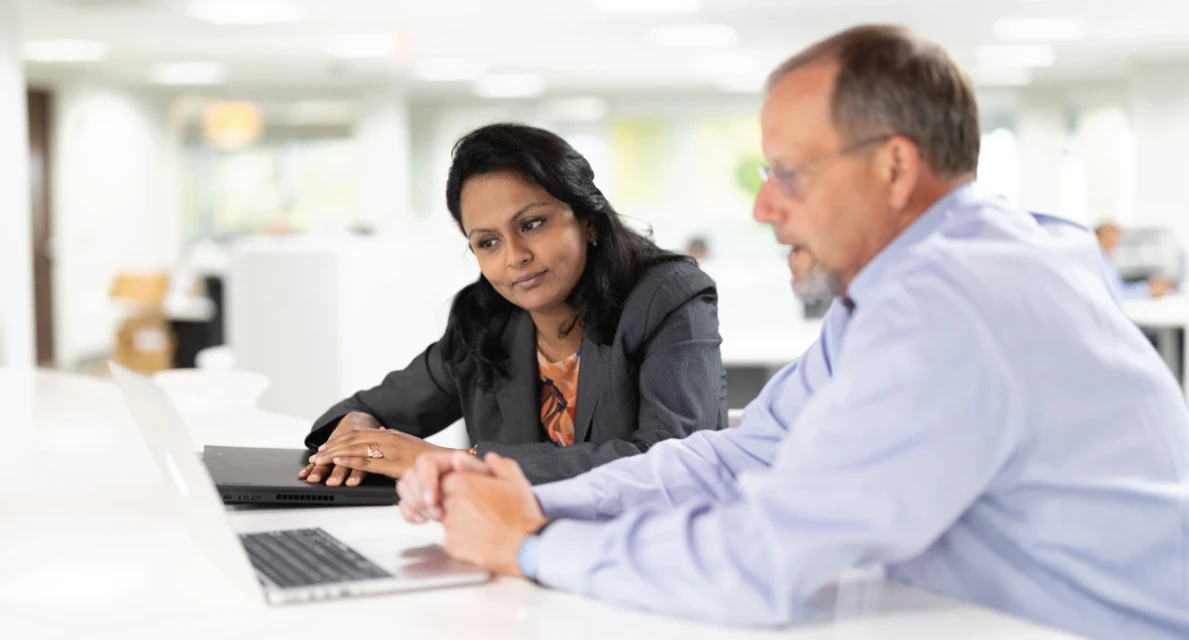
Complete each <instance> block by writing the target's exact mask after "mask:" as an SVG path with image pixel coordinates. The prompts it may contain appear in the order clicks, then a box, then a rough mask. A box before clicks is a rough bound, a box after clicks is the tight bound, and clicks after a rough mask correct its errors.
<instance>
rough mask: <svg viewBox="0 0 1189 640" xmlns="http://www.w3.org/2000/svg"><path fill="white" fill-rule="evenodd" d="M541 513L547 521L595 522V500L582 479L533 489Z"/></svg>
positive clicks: (596, 512) (592, 492) (573, 479)
mask: <svg viewBox="0 0 1189 640" xmlns="http://www.w3.org/2000/svg"><path fill="white" fill-rule="evenodd" d="M533 493H534V494H536V496H537V503H538V504H540V505H541V512H542V513H544V514H545V517H546V518H548V519H549V520H557V519H559V518H566V519H569V520H596V519H597V518H598V510H597V509H596V502H597V501H596V498H595V495H594V491H592V490H591V488H590V484H589V483H587V482H586V481H585V480H584V479H583V478H581V477H579V478H572V479H570V480H561V481H558V482H550V483H547V484H540V485H537V486H535V487H533Z"/></svg>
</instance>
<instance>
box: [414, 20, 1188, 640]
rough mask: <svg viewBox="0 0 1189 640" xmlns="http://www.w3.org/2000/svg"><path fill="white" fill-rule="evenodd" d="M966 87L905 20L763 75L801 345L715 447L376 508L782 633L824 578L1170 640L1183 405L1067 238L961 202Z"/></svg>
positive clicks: (1178, 546)
mask: <svg viewBox="0 0 1189 640" xmlns="http://www.w3.org/2000/svg"><path fill="white" fill-rule="evenodd" d="M979 132H980V128H979V118H978V109H977V104H976V101H975V96H974V91H973V89H972V87H971V85H970V82H969V80H968V79H967V78H966V76H965V75H964V74H963V73H962V72H961V70H959V69H958V67H957V66H956V65H955V64H954V62H953V61H952V60H951V59H950V57H949V56H948V55H947V54H946V53H945V51H944V50H942V49H941V48H940V47H939V46H937V45H935V44H933V43H931V42H929V41H926V40H924V39H923V38H921V37H919V36H917V35H915V34H913V33H911V32H909V31H907V30H905V29H903V28H899V27H889V26H862V27H856V28H853V29H849V30H847V31H844V32H842V33H840V34H838V35H835V36H833V37H831V38H829V39H827V40H825V41H823V42H820V43H818V44H816V45H813V46H811V47H810V48H809V49H807V50H805V51H804V52H802V53H800V54H798V55H796V56H794V57H793V58H791V59H790V60H788V61H786V62H785V63H784V64H782V65H781V66H780V67H779V68H777V69H776V71H775V72H773V74H772V76H771V77H770V80H769V90H768V93H767V96H766V98H765V101H764V105H763V110H762V113H761V134H762V140H763V149H764V155H765V157H766V159H767V161H768V162H769V163H770V167H768V168H767V169H766V171H765V173H766V176H767V178H768V179H767V181H766V182H765V183H764V185H763V187H762V188H761V190H760V192H759V195H758V196H757V198H756V203H755V209H754V214H753V215H754V217H755V219H756V220H757V221H759V222H762V223H765V224H768V225H771V226H772V228H773V230H774V232H775V236H776V238H777V240H778V241H779V242H780V243H782V244H784V245H786V246H789V247H791V249H792V255H791V256H790V258H789V262H790V266H791V267H792V268H793V269H794V271H795V272H796V273H795V278H796V279H797V280H802V279H805V278H809V279H811V280H814V283H809V282H803V283H802V284H800V285H797V286H798V290H799V292H802V293H806V294H812V295H814V296H823V295H824V296H828V297H831V298H833V300H834V302H833V304H832V306H831V308H830V311H829V312H828V313H827V315H826V317H825V319H824V320H823V324H822V330H821V335H820V337H819V340H818V341H817V342H816V343H815V344H814V345H813V346H811V347H810V348H809V349H808V350H807V351H806V352H805V353H804V354H803V355H802V356H801V358H799V359H798V360H797V361H796V362H794V363H792V364H791V365H789V366H787V367H785V368H784V369H782V370H781V371H780V372H779V373H777V374H776V376H775V377H774V378H773V379H772V380H771V381H770V382H769V383H768V384H767V386H766V387H765V388H764V390H763V392H762V393H761V395H760V396H759V397H758V398H757V399H756V400H755V401H753V402H752V403H751V404H749V405H748V407H747V409H746V410H745V411H744V414H743V420H742V424H741V425H740V426H739V427H737V428H734V429H727V430H723V431H718V432H702V433H697V434H694V435H693V436H691V437H689V438H686V439H684V440H673V441H669V442H663V443H661V444H659V445H657V446H655V447H653V448H652V449H650V450H649V451H648V452H647V453H646V454H644V455H641V456H634V457H631V458H625V459H622V460H618V461H616V462H613V463H611V464H608V465H604V466H602V467H600V468H598V469H595V470H594V471H592V472H590V473H586V474H583V475H581V476H578V477H576V478H572V479H570V480H565V481H562V482H557V483H550V484H546V485H541V486H537V487H532V486H530V485H529V483H528V482H527V481H526V480H525V479H524V476H523V475H522V473H521V471H520V469H519V467H518V465H517V464H516V462H515V461H513V460H509V459H507V458H503V457H500V456H498V455H494V454H489V455H488V456H487V457H486V459H485V460H484V461H479V460H475V459H474V458H468V457H467V456H451V455H426V456H423V457H422V458H420V459H418V461H417V465H416V467H415V468H414V469H413V470H410V471H409V472H408V473H406V475H405V476H404V477H402V478H401V481H400V483H399V484H398V485H397V490H398V492H399V493H400V496H401V502H400V509H401V512H402V513H403V514H404V515H405V517H406V518H408V519H410V520H412V521H414V522H418V521H424V520H425V519H427V518H432V519H437V520H440V521H441V523H442V526H443V527H444V529H445V543H444V544H445V548H446V550H447V551H448V552H449V553H451V554H452V555H454V556H455V557H457V558H461V559H464V560H468V561H471V562H474V563H478V564H480V565H482V566H484V567H487V568H488V569H491V570H493V571H496V572H499V573H502V574H507V575H514V576H520V575H522V576H525V577H528V578H531V579H535V580H537V581H538V582H540V583H541V584H543V585H545V586H549V587H553V588H557V589H565V590H571V591H577V592H581V593H584V594H587V595H590V596H593V597H596V598H599V599H603V600H607V601H610V602H614V603H618V604H621V605H624V606H628V607H632V608H636V609H646V610H651V611H657V612H661V613H666V614H670V615H675V616H682V617H688V618H695V619H701V620H708V621H713V622H717V623H725V624H737V625H760V626H770V625H784V624H788V623H790V622H794V621H799V620H803V619H805V618H806V617H807V616H808V615H810V614H812V613H813V611H814V610H813V608H812V607H811V606H809V603H810V601H811V598H812V596H813V595H814V594H815V593H817V592H819V590H820V589H822V588H823V587H825V586H827V585H829V584H830V583H831V582H833V581H835V580H837V579H838V577H839V576H840V575H841V574H842V573H843V572H845V571H846V570H848V569H851V568H854V567H880V568H882V569H883V571H884V572H886V575H887V577H888V578H890V579H891V580H894V581H896V582H900V583H904V584H907V585H910V586H914V587H917V588H920V589H923V590H925V591H929V592H932V593H936V594H941V595H943V596H947V597H950V598H955V599H958V600H963V601H966V602H971V603H975V604H978V605H982V606H986V607H991V608H995V609H999V610H1001V611H1005V612H1007V613H1009V614H1012V615H1016V616H1020V617H1023V618H1026V619H1029V620H1032V621H1035V622H1037V623H1040V624H1044V625H1050V626H1053V627H1058V628H1061V629H1064V630H1067V631H1070V632H1073V633H1075V634H1079V635H1084V636H1090V637H1098V638H1124V637H1135V638H1140V637H1142V638H1145V639H1154V638H1155V639H1167V640H1173V639H1174V638H1175V639H1181V640H1183V639H1184V638H1189V410H1187V408H1186V405H1185V397H1184V395H1183V392H1182V390H1181V388H1180V386H1179V385H1178V384H1177V382H1176V381H1175V380H1174V378H1173V376H1172V375H1171V374H1170V372H1169V371H1168V368H1167V367H1166V366H1165V365H1164V363H1163V362H1162V361H1161V360H1160V358H1159V357H1158V356H1157V354H1156V352H1155V351H1154V350H1153V349H1152V348H1151V347H1150V346H1149V345H1148V344H1147V342H1146V341H1145V340H1144V338H1143V336H1142V335H1141V334H1140V332H1139V331H1137V330H1136V328H1135V326H1134V325H1133V324H1132V323H1131V322H1130V321H1129V320H1128V319H1127V317H1126V316H1124V314H1123V312H1122V310H1121V309H1120V308H1119V305H1118V304H1117V303H1116V301H1115V298H1114V296H1113V295H1112V293H1111V291H1110V290H1109V288H1108V287H1107V285H1106V281H1105V278H1104V277H1103V272H1102V264H1101V260H1100V259H1099V250H1098V247H1097V246H1096V244H1095V242H1094V240H1093V238H1092V237H1091V236H1090V233H1089V232H1088V231H1087V230H1086V229H1085V228H1083V227H1081V226H1078V225H1076V224H1073V223H1071V222H1068V221H1065V220H1061V219H1059V218H1054V217H1051V216H1042V215H1034V214H1029V213H1028V212H1026V211H1023V210H1021V209H1019V208H1017V207H1014V206H1012V205H1010V204H1009V203H1008V202H1007V201H1006V200H1005V199H1002V198H999V197H995V196H991V195H988V194H984V193H982V192H981V191H980V190H979V189H978V188H977V187H976V186H975V185H974V184H973V180H974V177H975V171H976V168H977V166H978V156H979V144H980V134H979Z"/></svg>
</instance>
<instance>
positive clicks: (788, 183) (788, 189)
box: [756, 133, 895, 198]
mask: <svg viewBox="0 0 1189 640" xmlns="http://www.w3.org/2000/svg"><path fill="white" fill-rule="evenodd" d="M894 135H895V134H891V133H889V134H884V135H881V136H872V137H870V138H863V139H862V140H858V141H856V142H852V143H850V144H848V145H846V146H845V147H842V148H841V149H839V150H837V151H834V152H832V153H827V154H825V155H820V156H818V157H816V158H810V159H809V160H806V161H805V162H802V163H801V165H800V166H798V167H793V168H792V169H781V168H780V167H769V166H767V165H764V166H760V167H756V169H757V170H759V172H760V180H763V181H764V182H767V181H768V180H770V179H772V178H773V177H775V178H776V184H777V186H779V187H780V191H781V192H782V193H784V195H786V196H788V197H790V198H793V197H796V195H797V184H796V180H797V176H799V175H801V174H802V173H803V172H804V171H805V170H806V169H808V168H809V167H811V166H813V165H815V164H821V163H823V162H825V161H827V160H832V159H834V158H840V157H842V156H845V155H849V154H852V153H854V152H856V151H858V150H860V149H862V148H864V147H867V146H870V145H873V144H877V143H880V142H883V141H885V140H888V139H890V138H892V137H893V136H894Z"/></svg>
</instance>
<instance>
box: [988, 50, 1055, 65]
mask: <svg viewBox="0 0 1189 640" xmlns="http://www.w3.org/2000/svg"><path fill="white" fill-rule="evenodd" d="M975 55H976V56H977V57H978V61H979V63H980V64H982V66H984V67H988V68H994V67H1048V66H1050V65H1052V64H1053V63H1054V62H1056V61H1057V54H1056V53H1055V52H1054V51H1053V47H1051V46H1049V45H1047V44H994V45H988V46H985V47H979V48H978V50H976V51H975Z"/></svg>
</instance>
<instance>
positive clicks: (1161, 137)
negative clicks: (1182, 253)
mask: <svg viewBox="0 0 1189 640" xmlns="http://www.w3.org/2000/svg"><path fill="white" fill-rule="evenodd" d="M1187 74H1189V67H1186V66H1185V65H1175V66H1161V65H1151V66H1147V67H1142V68H1140V69H1138V70H1137V71H1136V73H1135V74H1134V76H1133V77H1134V83H1133V87H1132V94H1131V110H1132V114H1133V118H1134V128H1135V138H1136V183H1135V190H1136V194H1135V198H1136V205H1135V222H1136V223H1137V224H1144V225H1168V226H1170V227H1172V228H1173V229H1175V230H1176V231H1177V232H1178V234H1179V236H1180V240H1181V242H1182V243H1184V244H1189V160H1187V158H1186V154H1187V150H1189V78H1187V77H1186V75H1187Z"/></svg>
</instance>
